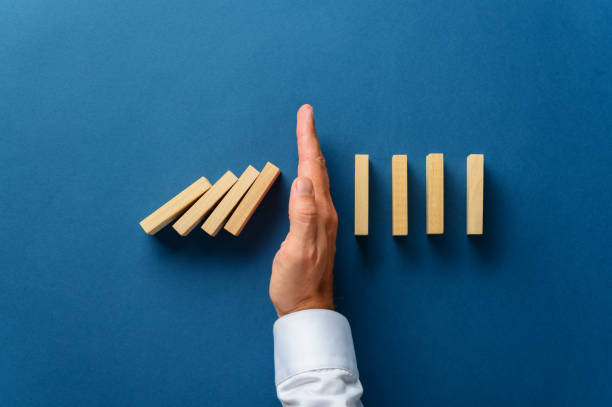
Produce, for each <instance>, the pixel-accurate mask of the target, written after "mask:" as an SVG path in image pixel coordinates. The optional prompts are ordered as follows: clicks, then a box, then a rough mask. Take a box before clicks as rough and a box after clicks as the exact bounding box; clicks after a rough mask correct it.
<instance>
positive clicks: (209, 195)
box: [172, 171, 238, 236]
mask: <svg viewBox="0 0 612 407" xmlns="http://www.w3.org/2000/svg"><path fill="white" fill-rule="evenodd" d="M237 180H238V178H237V177H236V176H235V175H234V174H233V173H232V172H231V171H227V172H226V173H225V174H223V176H222V177H221V178H219V180H218V181H217V182H215V184H214V185H213V186H212V187H210V189H209V190H208V191H206V193H205V194H204V195H202V197H200V199H198V200H197V201H196V203H194V204H193V206H192V207H191V208H189V209H188V210H187V212H185V213H184V214H183V216H181V217H180V218H179V219H178V220H177V221H176V222H174V225H172V227H173V228H174V230H176V231H177V233H178V234H179V235H181V236H187V235H188V234H189V233H190V232H191V231H192V230H193V229H194V228H195V227H196V226H197V225H198V223H200V222H202V220H203V219H204V217H205V216H206V215H207V214H208V212H210V210H211V209H212V208H213V207H214V206H215V205H216V204H217V202H219V200H220V199H221V198H223V195H225V193H226V192H227V191H229V189H230V188H231V187H232V185H234V183H235V182H236V181H237Z"/></svg>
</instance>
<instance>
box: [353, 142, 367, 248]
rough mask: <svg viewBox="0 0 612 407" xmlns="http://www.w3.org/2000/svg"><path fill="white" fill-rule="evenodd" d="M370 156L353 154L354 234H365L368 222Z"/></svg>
mask: <svg viewBox="0 0 612 407" xmlns="http://www.w3.org/2000/svg"><path fill="white" fill-rule="evenodd" d="M369 183H370V156H369V155H368V154H355V236H366V235H367V234H368V224H369V219H368V218H369V210H370V208H369V206H370V204H369V200H370V187H369Z"/></svg>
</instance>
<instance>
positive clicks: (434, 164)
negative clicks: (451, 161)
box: [426, 154, 444, 235]
mask: <svg viewBox="0 0 612 407" xmlns="http://www.w3.org/2000/svg"><path fill="white" fill-rule="evenodd" d="M426 178H427V234H428V235H440V234H443V233H444V154H429V155H427V158H426Z"/></svg>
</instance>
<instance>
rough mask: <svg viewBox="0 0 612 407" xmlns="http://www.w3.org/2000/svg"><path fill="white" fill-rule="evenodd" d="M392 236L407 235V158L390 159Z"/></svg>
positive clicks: (404, 156)
mask: <svg viewBox="0 0 612 407" xmlns="http://www.w3.org/2000/svg"><path fill="white" fill-rule="evenodd" d="M391 173H392V185H393V186H392V191H391V195H392V200H393V212H392V215H393V228H392V229H393V230H392V234H393V236H406V235H408V157H406V155H404V154H402V155H394V156H393V157H392V158H391Z"/></svg>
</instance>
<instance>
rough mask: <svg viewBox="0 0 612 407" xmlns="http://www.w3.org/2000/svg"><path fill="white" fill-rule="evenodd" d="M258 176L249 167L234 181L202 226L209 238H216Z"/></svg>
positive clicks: (257, 172)
mask: <svg viewBox="0 0 612 407" xmlns="http://www.w3.org/2000/svg"><path fill="white" fill-rule="evenodd" d="M258 175H259V171H257V170H256V169H255V168H253V167H252V166H250V165H249V166H248V167H247V169H246V170H244V172H243V173H242V175H241V176H240V178H238V181H236V183H235V184H234V186H233V187H232V189H230V190H229V192H228V193H227V194H226V195H225V197H224V198H223V199H222V200H221V202H219V205H217V207H216V208H215V210H214V211H212V213H211V214H210V216H208V218H207V219H206V221H205V222H204V224H203V225H202V230H204V231H205V232H206V233H208V234H209V235H211V236H216V235H217V233H219V231H220V230H221V228H222V227H223V224H224V223H225V221H226V220H227V218H228V217H229V216H230V214H231V213H232V211H233V210H234V208H235V207H236V205H238V202H240V200H241V199H242V197H243V196H244V194H246V192H247V191H248V189H249V187H250V186H251V185H252V184H253V182H254V181H255V178H257V176H258Z"/></svg>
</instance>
